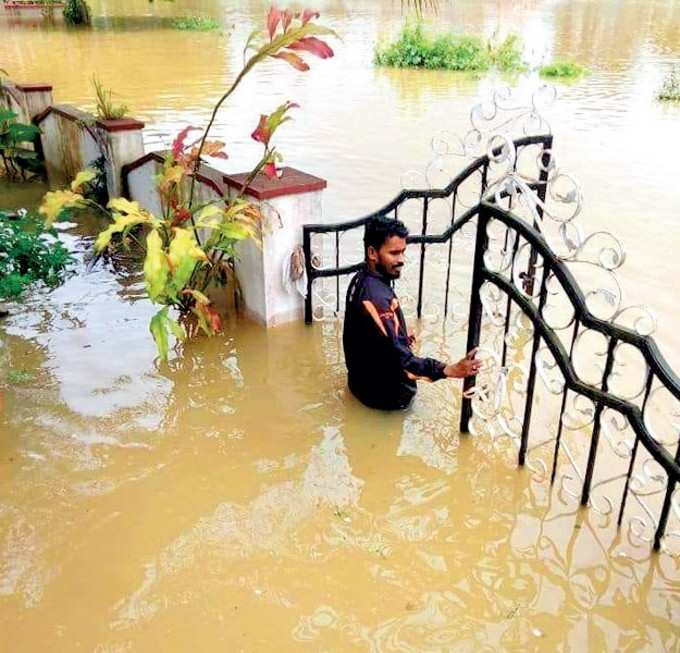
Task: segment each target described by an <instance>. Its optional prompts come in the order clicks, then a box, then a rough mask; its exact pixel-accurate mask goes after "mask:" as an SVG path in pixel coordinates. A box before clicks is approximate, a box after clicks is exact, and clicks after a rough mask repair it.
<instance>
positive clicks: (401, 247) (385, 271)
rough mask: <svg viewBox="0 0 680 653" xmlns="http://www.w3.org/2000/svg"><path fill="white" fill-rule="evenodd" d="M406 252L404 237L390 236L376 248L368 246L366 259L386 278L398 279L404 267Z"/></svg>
mask: <svg viewBox="0 0 680 653" xmlns="http://www.w3.org/2000/svg"><path fill="white" fill-rule="evenodd" d="M405 254H406V238H401V237H400V236H390V237H389V238H388V239H387V240H386V241H385V242H384V243H383V244H382V245H381V246H380V248H379V249H378V250H376V249H375V247H369V248H368V260H369V261H371V262H372V263H373V264H374V265H375V269H376V270H377V271H378V272H380V273H381V274H382V275H384V276H386V277H387V278H388V279H398V278H399V276H400V275H401V268H403V267H404V259H405Z"/></svg>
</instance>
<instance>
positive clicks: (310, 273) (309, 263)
mask: <svg viewBox="0 0 680 653" xmlns="http://www.w3.org/2000/svg"><path fill="white" fill-rule="evenodd" d="M552 143H553V137H552V134H543V135H538V136H525V137H523V138H519V139H517V140H515V141H513V144H514V147H515V149H516V151H517V152H520V151H521V149H522V148H525V147H528V146H532V145H540V146H541V147H542V150H543V153H544V154H546V153H549V151H550V149H551V148H552ZM500 150H501V148H500V147H499V148H496V149H494V151H493V154H498V153H499V152H500ZM489 165H490V160H489V155H488V154H485V155H484V156H481V157H479V158H477V159H475V160H474V161H472V162H471V163H470V164H469V165H467V166H466V167H465V168H464V169H463V170H462V171H461V172H460V173H459V174H458V175H456V176H455V177H454V178H453V179H452V180H451V182H449V184H448V185H447V186H446V187H445V188H440V189H435V188H430V189H421V190H413V189H411V190H402V191H401V192H400V193H398V194H397V195H396V197H394V199H392V200H391V201H390V202H388V203H387V204H385V205H384V206H383V207H382V208H380V209H378V210H377V211H373V212H372V213H369V214H367V215H365V216H363V217H361V218H357V219H354V220H349V221H345V222H335V223H330V224H306V225H304V226H303V228H302V246H303V249H304V253H305V266H306V272H307V295H306V299H305V322H307V323H308V324H309V323H311V322H312V313H313V293H312V289H313V284H314V281H315V280H316V279H321V278H324V277H340V276H342V275H346V274H352V273H353V272H356V271H357V270H359V268H360V267H361V265H362V264H363V253H362V258H361V260H359V261H357V262H356V263H353V264H351V265H345V266H340V235H341V234H343V233H345V232H348V231H351V230H353V229H359V228H362V227H364V226H365V225H366V223H367V222H368V221H369V220H370V219H372V218H375V217H378V216H388V215H390V214H391V215H392V216H393V217H395V218H398V217H399V207H400V206H401V205H402V204H404V202H406V201H407V200H412V199H420V200H422V202H423V206H422V219H421V225H420V234H412V235H410V236H409V237H408V239H407V242H409V243H420V244H421V251H420V259H421V260H420V270H419V283H418V296H417V303H418V310H417V313H418V317H420V314H421V308H422V294H423V293H422V287H423V275H424V271H425V244H426V243H428V242H444V241H446V240H448V238H447V236H446V234H448V233H449V232H450V229H451V227H452V226H453V225H454V223H455V222H456V202H455V199H456V193H457V191H458V189H459V188H460V186H461V185H462V184H463V183H464V182H465V181H466V180H467V179H469V178H470V177H472V176H473V175H474V174H476V173H480V174H481V187H480V199H481V197H482V195H483V194H484V192H485V191H486V189H487V171H488V169H489ZM546 182H547V170H541V171H540V176H539V180H538V183H537V184H534V185H532V186H533V188H534V190H536V192H537V195H538V197H539V199H540V200H541V201H545V191H546V188H545V185H546ZM530 185H531V184H530ZM447 198H452V199H453V202H452V207H451V223H450V227H449V229H447V230H446V232H445V233H443V234H429V233H428V204H429V202H430V201H431V200H435V199H447ZM315 234H335V252H334V253H335V256H334V259H335V267H324V268H319V267H317V266H316V265H315V258H314V253H313V252H312V236H314V235H315ZM431 236H434V238H435V239H434V240H432V241H430V240H429V238H430V237H431ZM442 238H443V239H444V240H442ZM449 275H450V253H449V268H448V271H447V278H448V277H449ZM336 294H337V296H336V308H337V310H340V297H339V284H338V293H336ZM445 303H447V302H446V300H445ZM446 308H447V309H448V306H446ZM445 313H446V310H445Z"/></svg>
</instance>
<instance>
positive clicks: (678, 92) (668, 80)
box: [657, 67, 680, 102]
mask: <svg viewBox="0 0 680 653" xmlns="http://www.w3.org/2000/svg"><path fill="white" fill-rule="evenodd" d="M657 99H658V100H661V101H662V102H680V70H679V69H678V68H675V67H674V68H672V69H671V70H670V72H669V73H668V75H666V77H665V78H664V80H663V84H662V86H661V88H660V89H659V92H658V94H657Z"/></svg>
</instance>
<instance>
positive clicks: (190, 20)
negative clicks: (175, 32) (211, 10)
mask: <svg viewBox="0 0 680 653" xmlns="http://www.w3.org/2000/svg"><path fill="white" fill-rule="evenodd" d="M172 26H173V27H174V28H175V29H181V30H187V31H191V32H210V31H212V30H214V29H219V27H220V24H219V23H218V22H217V21H216V20H214V19H213V18H208V17H207V16H181V17H179V18H175V19H174V20H173V21H172Z"/></svg>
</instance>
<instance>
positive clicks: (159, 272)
mask: <svg viewBox="0 0 680 653" xmlns="http://www.w3.org/2000/svg"><path fill="white" fill-rule="evenodd" d="M169 274H170V266H169V264H168V259H167V257H166V255H165V252H164V251H163V241H162V239H161V237H160V235H159V233H158V231H157V230H156V229H152V230H151V231H150V232H149V235H148V236H147V237H146V258H145V259H144V281H145V282H146V291H147V292H148V293H149V297H150V298H151V301H152V302H157V301H159V300H161V299H162V298H163V297H164V296H165V294H166V288H165V286H166V284H167V281H168V276H169Z"/></svg>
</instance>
